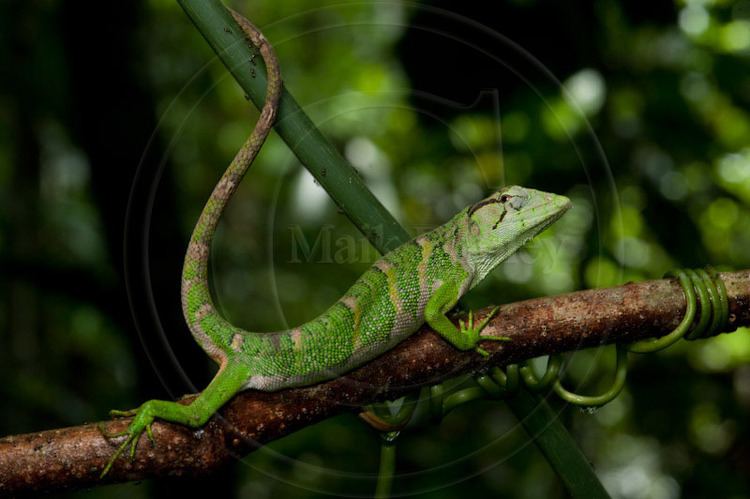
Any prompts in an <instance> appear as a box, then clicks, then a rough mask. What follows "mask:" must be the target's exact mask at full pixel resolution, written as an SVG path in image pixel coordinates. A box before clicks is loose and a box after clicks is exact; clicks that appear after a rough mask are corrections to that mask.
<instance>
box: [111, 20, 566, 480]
mask: <svg viewBox="0 0 750 499" xmlns="http://www.w3.org/2000/svg"><path fill="white" fill-rule="evenodd" d="M232 15H233V16H234V18H235V20H236V21H237V23H238V24H239V25H240V27H242V29H243V31H244V32H245V33H246V35H247V37H248V38H249V39H250V41H251V42H252V43H253V44H254V45H255V46H256V47H258V49H259V50H260V53H261V55H262V56H263V59H264V61H265V63H266V70H267V73H268V88H267V92H266V102H265V104H264V106H263V109H262V111H261V116H260V119H259V121H258V123H257V124H256V127H255V129H254V130H253V132H252V134H251V136H250V138H249V139H248V140H247V142H246V143H245V144H244V145H243V147H242V148H241V149H240V151H239V152H238V153H237V156H236V157H235V158H234V160H233V161H232V163H231V164H230V166H229V168H228V169H227V171H226V172H225V173H224V175H223V176H222V178H221V180H220V181H219V183H218V184H217V186H216V187H215V188H214V191H213V193H212V194H211V197H210V198H209V200H208V202H207V203H206V206H205V208H204V210H203V212H202V213H201V216H200V218H199V220H198V223H197V224H196V227H195V230H194V232H193V235H192V237H191V239H190V243H189V246H188V251H187V255H186V257H185V265H184V269H183V279H182V304H183V312H184V315H185V318H186V320H187V323H188V325H189V326H190V329H191V331H192V333H193V336H194V337H195V339H196V341H197V342H198V343H199V344H200V345H201V346H202V347H203V349H204V350H205V351H206V352H207V353H208V355H210V356H211V357H212V358H213V359H214V360H216V362H217V363H218V364H219V371H218V373H217V374H216V376H215V377H214V379H213V380H212V381H211V383H210V384H209V385H208V387H206V389H205V390H204V391H203V392H202V393H201V394H200V395H199V396H198V397H197V398H196V399H195V400H193V402H192V403H190V404H189V405H183V404H178V403H175V402H168V401H163V400H150V401H148V402H145V403H144V404H143V405H141V406H140V407H138V408H137V409H133V410H130V411H112V414H113V415H115V416H134V418H133V421H132V422H131V424H130V426H129V427H128V428H127V430H125V431H124V432H122V433H120V434H117V435H108V436H120V435H122V436H126V437H127V438H126V439H125V441H124V442H123V443H122V444H121V445H120V446H119V447H118V449H117V451H116V452H115V453H114V455H113V456H112V458H111V459H110V461H109V463H108V464H107V466H106V467H105V469H104V471H103V472H102V476H104V475H105V474H106V473H107V472H108V471H109V469H110V468H111V466H112V465H113V464H114V462H115V461H116V459H117V457H118V456H119V455H120V454H121V453H122V452H123V451H124V450H125V449H126V448H127V446H128V445H130V448H131V451H130V454H131V457H132V456H133V455H134V454H135V449H136V445H137V443H138V440H139V437H140V435H141V434H142V433H143V432H144V431H145V432H147V434H148V435H149V437H151V424H152V423H153V421H154V419H155V418H159V419H163V420H166V421H172V422H176V423H181V424H184V425H188V426H191V427H199V426H201V425H203V424H204V423H205V422H206V421H207V420H208V418H209V417H211V415H213V414H214V413H215V412H216V411H217V410H218V409H219V408H220V407H221V406H222V405H223V404H224V403H225V402H226V401H227V400H229V399H230V398H231V397H232V396H234V394H236V393H237V392H238V391H241V390H243V389H248V388H252V389H258V390H278V389H282V388H287V387H293V386H300V385H307V384H312V383H315V382H318V381H322V380H325V379H331V378H335V377H337V376H339V375H340V374H342V373H344V372H346V371H348V370H351V369H353V368H354V367H357V366H359V365H361V364H364V363H365V362H368V361H370V360H372V359H374V358H375V357H377V356H378V355H380V354H381V353H383V352H385V351H387V350H389V349H390V348H392V347H393V346H394V345H396V344H397V343H399V342H400V341H402V340H403V339H404V338H406V337H408V336H409V335H410V334H412V333H413V332H415V331H416V330H417V329H419V328H420V327H421V325H422V324H423V323H425V322H427V323H428V324H429V325H430V326H431V327H432V329H434V330H435V331H436V332H437V333H439V334H440V335H441V336H443V337H444V338H445V339H446V340H447V341H449V342H450V343H451V344H452V345H454V346H455V347H456V348H459V349H462V350H469V349H474V350H476V351H477V352H479V353H480V354H483V355H487V354H486V352H485V351H484V350H482V349H481V348H480V347H478V346H477V343H478V341H479V340H480V332H481V330H482V328H483V327H484V326H485V325H486V323H487V321H489V319H490V317H491V315H492V314H490V316H488V317H486V318H485V319H484V320H483V321H482V322H481V323H479V324H476V325H475V324H474V323H473V320H472V319H471V315H470V319H469V321H468V322H467V323H461V324H460V327H456V326H455V325H454V324H453V323H452V322H451V321H450V320H448V318H447V317H446V315H445V314H446V313H447V312H449V311H450V310H451V309H452V308H453V307H454V306H455V305H456V303H457V302H458V300H459V299H460V298H461V296H462V295H463V294H464V293H466V292H467V291H468V290H470V289H471V288H472V287H474V286H475V285H476V284H477V283H478V282H480V281H481V280H482V279H483V278H484V277H485V276H486V275H487V274H488V273H489V272H490V271H491V270H492V269H493V268H495V267H496V266H497V265H498V264H499V263H500V262H502V261H503V260H505V259H506V258H507V257H508V256H510V255H511V254H513V253H514V252H515V251H516V250H517V249H518V248H519V247H521V246H522V245H523V244H525V243H526V241H528V240H529V239H531V238H532V237H533V236H534V235H536V234H538V233H539V232H541V231H542V230H543V229H544V228H545V227H547V226H548V225H549V224H551V223H552V222H554V221H555V220H557V219H558V218H559V217H560V216H561V215H562V214H563V213H564V212H565V210H567V209H568V207H569V206H570V202H569V200H568V199H567V198H565V197H563V196H558V195H555V194H549V193H545V192H540V191H535V190H533V189H526V188H523V187H517V186H512V187H507V188H505V189H502V190H501V191H499V192H496V193H494V194H492V195H491V196H489V197H487V198H485V199H483V200H481V201H479V202H478V203H475V204H474V205H472V206H469V207H467V208H464V209H463V210H462V211H461V212H459V213H458V214H457V215H456V216H454V217H453V218H452V219H451V220H449V221H448V222H446V223H445V224H443V225H441V226H440V227H438V228H436V229H435V230H432V231H430V232H428V233H426V234H423V235H421V236H419V237H417V238H416V239H414V240H412V241H410V242H408V243H405V244H403V245H401V246H400V247H398V248H396V249H395V250H393V251H392V252H390V253H388V254H387V255H385V256H384V257H382V258H381V259H380V260H378V261H377V262H376V263H375V264H374V265H373V266H372V267H371V268H370V269H369V270H368V271H367V272H365V273H364V274H363V275H362V276H361V277H360V278H359V279H358V280H357V281H356V282H355V283H354V285H352V287H351V288H350V289H349V290H348V291H347V293H346V294H345V295H344V296H343V297H342V298H341V299H340V300H338V301H337V302H336V303H335V304H334V305H333V306H331V307H330V308H329V309H328V310H327V311H326V312H324V313H323V314H321V315H320V316H318V317H317V318H316V319H313V320H312V321H310V322H307V323H305V324H303V325H301V326H299V327H296V328H294V329H291V330H287V331H279V332H273V333H252V332H248V331H244V330H242V329H240V328H238V327H236V326H233V325H232V324H230V323H229V322H228V321H227V320H226V319H224V318H223V317H222V316H221V315H220V314H219V313H218V312H217V310H216V308H215V307H214V305H213V301H212V299H211V294H210V291H209V286H208V255H209V249H210V247H211V241H212V239H213V235H214V232H215V230H216V225H217V223H218V220H219V217H220V215H221V213H222V211H223V210H224V207H225V206H226V204H227V203H228V201H229V199H230V198H231V196H232V194H233V193H234V192H235V190H236V188H237V185H238V184H239V182H240V180H241V179H242V176H243V175H244V173H245V171H246V170H247V168H248V167H249V165H250V164H251V163H252V161H253V160H254V159H255V156H256V155H257V153H258V151H259V150H260V147H261V145H262V144H263V142H264V140H265V138H266V136H267V135H268V133H269V132H270V130H271V127H272V125H273V120H274V116H275V113H276V107H277V105H278V99H279V95H280V92H281V77H280V75H279V68H278V62H277V60H276V58H275V56H274V54H273V50H272V48H271V47H270V45H269V44H268V42H267V41H266V39H265V38H264V37H263V35H262V34H261V33H260V32H259V31H258V30H257V29H256V28H255V27H254V26H253V25H252V24H251V23H250V22H249V21H247V20H246V19H245V18H243V17H242V16H240V15H239V14H237V13H235V12H232ZM482 339H483V340H503V339H504V338H500V337H483V338H482ZM105 435H106V434H105Z"/></svg>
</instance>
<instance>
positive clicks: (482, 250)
mask: <svg viewBox="0 0 750 499" xmlns="http://www.w3.org/2000/svg"><path fill="white" fill-rule="evenodd" d="M570 206H571V204H570V200H569V199H568V198H566V197H565V196H560V195H557V194H551V193H549V192H542V191H537V190H534V189H527V188H525V187H520V186H515V185H514V186H510V187H505V188H504V189H501V190H499V191H497V192H495V193H494V194H492V195H491V196H489V197H486V198H484V199H482V200H481V201H479V202H478V203H475V204H473V205H471V206H469V207H468V208H467V209H466V215H467V216H468V231H467V235H466V237H467V241H466V243H467V244H466V247H467V249H468V252H469V255H468V256H469V262H470V263H471V264H472V265H473V266H474V271H475V274H476V275H475V278H474V282H475V283H476V282H479V281H480V280H482V279H483V278H484V277H485V276H486V275H487V274H488V273H489V272H490V271H491V270H492V269H493V268H495V267H496V266H497V265H498V264H500V263H501V262H502V261H503V260H505V259H506V258H508V257H509V256H510V255H512V254H513V253H514V252H515V251H516V250H517V249H518V248H520V247H521V246H523V245H524V244H526V242H528V241H529V239H531V238H532V237H534V236H536V235H537V234H539V233H540V232H542V231H543V230H544V229H545V228H547V227H548V226H549V225H550V224H552V223H553V222H555V221H556V220H557V219H558V218H560V217H561V216H562V215H563V213H565V212H566V211H567V210H568V208H570Z"/></svg>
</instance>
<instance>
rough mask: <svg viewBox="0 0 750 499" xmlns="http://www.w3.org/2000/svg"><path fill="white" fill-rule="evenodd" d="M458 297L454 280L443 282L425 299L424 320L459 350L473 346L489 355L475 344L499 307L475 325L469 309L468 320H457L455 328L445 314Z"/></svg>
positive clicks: (481, 352)
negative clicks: (457, 324)
mask: <svg viewBox="0 0 750 499" xmlns="http://www.w3.org/2000/svg"><path fill="white" fill-rule="evenodd" d="M460 297H461V296H460V293H459V286H458V285H457V284H456V283H455V282H446V283H443V284H442V285H441V286H440V287H439V288H438V289H437V290H435V292H434V293H433V294H432V296H430V298H429V299H428V300H427V304H426V305H425V312H424V314H425V320H426V321H427V324H429V325H430V327H431V328H432V329H434V330H435V331H436V332H437V333H438V334H440V336H442V337H443V338H445V339H446V340H447V341H448V342H450V343H451V344H452V345H453V346H454V347H456V348H458V349H459V350H471V349H472V348H473V349H476V351H477V352H478V353H480V354H482V355H484V356H487V355H489V354H488V353H487V351H486V350H484V349H483V348H481V347H478V346H477V343H478V342H479V340H480V336H479V334H480V333H481V332H482V329H484V327H485V326H486V325H487V323H488V322H489V321H490V319H492V317H493V316H494V315H495V314H496V313H497V311H498V308H499V307H495V308H494V309H493V310H492V312H490V313H489V314H487V316H486V317H485V318H484V319H482V321H481V322H479V323H478V324H476V325H475V324H474V313H473V312H471V311H469V318H468V320H467V321H466V322H464V321H459V326H460V328H457V327H456V326H455V325H454V324H453V323H452V322H451V321H450V320H449V319H448V317H446V316H445V314H446V313H447V312H448V311H449V310H450V309H452V308H453V307H454V306H455V305H456V303H457V302H458V299H459V298H460ZM481 339H482V340H491V341H509V340H510V338H507V337H504V336H487V337H483V338H481Z"/></svg>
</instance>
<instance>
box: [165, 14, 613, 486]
mask: <svg viewBox="0 0 750 499" xmlns="http://www.w3.org/2000/svg"><path fill="white" fill-rule="evenodd" d="M177 1H178V3H179V4H180V6H181V7H182V9H183V10H184V11H185V13H186V14H187V15H188V17H189V18H190V20H191V21H192V22H193V24H194V25H195V27H196V28H197V29H198V31H199V32H200V33H201V34H202V35H203V37H204V38H205V39H206V41H207V42H208V44H209V45H210V46H211V48H212V49H213V50H214V51H215V52H216V54H217V55H218V56H219V58H220V59H221V61H222V62H223V63H224V65H225V66H226V67H227V68H228V69H229V71H230V73H231V74H232V76H234V78H235V80H237V82H238V83H239V84H240V86H241V87H242V89H243V90H244V91H245V92H246V93H247V95H248V96H249V97H250V100H251V101H252V102H253V103H254V104H255V105H256V106H257V107H258V108H260V107H261V106H262V105H263V99H264V96H265V88H266V78H265V73H264V72H263V71H255V72H254V73H255V76H254V77H253V75H252V74H253V71H251V70H250V68H249V67H248V65H251V64H253V63H255V64H258V65H262V62H261V61H260V58H259V57H255V55H254V51H253V50H252V49H251V48H250V47H249V46H248V45H247V43H246V42H245V40H244V38H243V36H242V31H241V30H240V29H239V27H238V26H237V25H236V24H235V22H234V19H232V17H231V15H230V14H229V12H228V11H227V10H226V9H225V8H224V6H223V5H222V3H221V2H220V1H219V0H177ZM251 61H253V62H251ZM274 129H275V130H276V132H277V133H278V134H279V136H280V137H281V138H282V139H283V140H284V142H286V144H287V145H288V146H289V148H290V149H291V150H292V152H293V153H294V154H295V155H296V156H297V158H298V159H299V160H300V161H301V162H302V164H303V165H304V166H305V168H307V169H308V171H309V172H310V173H311V174H312V175H313V177H315V179H316V180H317V181H318V182H319V183H320V185H321V186H322V187H323V188H324V189H325V190H326V191H327V192H328V194H329V195H330V196H331V198H333V200H334V202H335V203H336V204H337V205H338V206H339V207H340V208H341V209H342V211H343V212H344V213H346V215H347V216H348V217H349V219H350V220H351V221H352V223H353V224H354V225H355V226H356V227H357V228H358V229H359V230H360V231H361V232H362V233H363V234H364V235H365V237H367V239H368V240H369V241H370V243H372V245H373V246H375V247H376V248H377V249H378V250H379V251H380V252H381V253H387V252H388V251H390V250H391V249H393V248H395V247H396V246H398V245H399V244H401V243H403V242H405V241H407V240H408V239H409V235H408V233H407V232H406V230H404V228H403V227H401V226H400V225H399V223H398V222H397V221H396V220H395V219H394V218H393V217H392V216H391V214H390V213H388V211H387V210H386V209H385V207H383V205H382V204H380V202H379V201H378V200H377V199H376V198H375V196H373V194H372V193H371V192H370V191H369V189H367V187H366V186H365V185H364V182H363V181H362V179H361V178H360V176H359V174H358V173H357V172H356V170H355V169H354V167H352V166H351V165H350V164H349V163H348V162H347V161H346V160H345V159H344V158H343V157H342V156H341V154H340V153H339V152H338V151H337V150H336V148H335V147H334V146H333V144H331V143H330V142H329V141H328V140H327V139H326V138H325V137H324V136H323V135H322V134H321V133H320V131H319V130H318V129H317V128H316V127H315V125H314V124H313V123H312V121H311V120H310V118H309V117H308V116H307V115H306V114H305V113H304V111H303V110H302V109H301V108H300V106H299V104H298V103H297V102H296V101H295V100H294V98H293V97H292V96H291V95H290V94H289V92H288V91H287V90H286V89H284V91H283V93H282V95H281V101H280V105H279V113H278V115H277V121H276V126H275V128H274ZM529 397H531V398H529ZM509 405H510V406H511V409H512V410H513V412H514V413H515V415H516V416H517V417H518V419H519V420H520V421H521V422H522V423H523V425H524V427H525V428H526V430H527V431H528V432H529V434H530V435H531V436H532V438H534V439H535V441H536V443H537V445H539V448H540V449H541V450H542V453H543V454H544V455H545V457H546V458H547V460H548V462H549V463H550V465H551V466H552V468H553V469H554V470H555V471H556V472H557V474H558V475H559V476H560V478H561V479H562V481H563V483H564V484H565V487H566V488H567V489H568V491H569V493H570V494H571V496H573V497H576V498H578V497H588V498H599V497H607V495H606V492H605V491H604V488H603V487H602V485H601V483H600V482H599V481H598V479H597V477H596V474H595V473H594V471H593V470H592V469H591V466H590V465H589V463H588V461H587V460H586V458H585V456H584V455H583V454H582V453H581V451H580V449H578V447H577V445H576V444H575V441H574V440H573V438H572V437H571V436H570V434H569V433H568V432H567V430H566V429H565V427H564V426H563V425H562V423H560V422H559V421H558V419H557V418H556V416H555V414H554V412H553V411H552V409H550V408H549V406H547V404H546V403H545V402H544V401H543V400H542V399H540V398H538V397H536V396H534V395H531V394H528V393H526V392H523V391H521V392H520V393H519V395H518V396H517V397H513V398H511V399H510V400H509Z"/></svg>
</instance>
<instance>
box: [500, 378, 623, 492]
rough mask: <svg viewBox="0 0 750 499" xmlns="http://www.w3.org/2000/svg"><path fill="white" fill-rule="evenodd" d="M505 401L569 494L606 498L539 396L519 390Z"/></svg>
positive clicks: (601, 488) (596, 480)
mask: <svg viewBox="0 0 750 499" xmlns="http://www.w3.org/2000/svg"><path fill="white" fill-rule="evenodd" d="M505 402H506V403H507V404H508V407H510V410H511V411H512V412H513V414H515V416H516V417H517V418H518V420H519V421H520V422H521V424H522V425H523V427H524V429H525V430H526V432H527V433H528V434H529V436H530V437H531V438H532V439H533V440H534V443H536V445H537V447H538V448H539V450H541V451H542V454H544V457H545V458H547V462H548V463H549V464H550V466H551V467H552V469H554V470H555V472H556V473H557V475H558V476H559V477H560V479H561V480H562V482H563V485H564V486H565V488H566V489H567V491H568V493H569V494H570V496H571V497H573V498H575V499H607V498H609V497H610V496H609V494H608V493H607V491H606V490H605V489H604V486H603V485H602V483H601V482H600V481H599V479H598V478H597V476H596V473H594V470H593V469H592V468H591V464H590V463H589V461H588V459H586V456H584V455H583V452H581V449H580V448H579V447H578V444H577V443H576V441H575V440H573V437H572V436H571V435H570V433H568V430H567V429H565V426H564V425H563V424H562V423H561V422H560V420H559V418H558V415H557V414H555V411H553V410H552V408H551V407H550V406H549V405H548V404H547V403H546V402H545V401H544V399H543V398H542V397H540V396H539V395H537V394H535V393H531V392H530V391H528V390H526V389H521V390H518V393H516V394H514V395H512V396H510V397H508V398H506V399H505Z"/></svg>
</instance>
